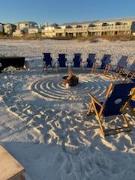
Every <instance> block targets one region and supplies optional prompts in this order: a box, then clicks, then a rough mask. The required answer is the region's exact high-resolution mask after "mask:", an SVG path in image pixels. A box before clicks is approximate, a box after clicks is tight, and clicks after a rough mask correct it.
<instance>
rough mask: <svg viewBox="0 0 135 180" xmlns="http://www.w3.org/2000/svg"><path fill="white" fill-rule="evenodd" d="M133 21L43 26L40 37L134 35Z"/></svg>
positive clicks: (122, 20)
mask: <svg viewBox="0 0 135 180" xmlns="http://www.w3.org/2000/svg"><path fill="white" fill-rule="evenodd" d="M134 34H135V19H116V20H108V21H106V20H105V21H88V22H81V23H67V24H62V25H57V26H52V25H51V26H45V27H44V29H43V30H42V36H45V37H50V38H53V37H87V36H115V35H134Z"/></svg>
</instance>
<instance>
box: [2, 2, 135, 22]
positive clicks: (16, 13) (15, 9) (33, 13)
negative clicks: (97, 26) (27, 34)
mask: <svg viewBox="0 0 135 180" xmlns="http://www.w3.org/2000/svg"><path fill="white" fill-rule="evenodd" d="M123 17H135V0H6V1H5V0H0V22H2V23H8V22H11V23H17V22H18V21H23V20H30V21H35V22H37V23H38V24H45V23H58V24H61V23H67V22H79V21H91V20H103V19H112V18H123Z"/></svg>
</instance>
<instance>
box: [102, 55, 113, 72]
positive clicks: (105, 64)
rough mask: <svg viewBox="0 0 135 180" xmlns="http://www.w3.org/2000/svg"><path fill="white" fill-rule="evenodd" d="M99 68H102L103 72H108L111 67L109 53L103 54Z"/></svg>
mask: <svg viewBox="0 0 135 180" xmlns="http://www.w3.org/2000/svg"><path fill="white" fill-rule="evenodd" d="M100 69H101V70H103V73H104V74H107V73H109V71H110V69H111V55H110V54H104V56H103V58H102V59H101V67H100Z"/></svg>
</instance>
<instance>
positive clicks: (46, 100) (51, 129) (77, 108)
mask: <svg viewBox="0 0 135 180" xmlns="http://www.w3.org/2000/svg"><path fill="white" fill-rule="evenodd" d="M60 42H61V41H60ZM60 42H59V43H58V46H57V45H55V46H54V45H52V44H55V43H54V41H52V42H51V41H48V46H49V47H50V48H51V47H52V49H53V51H54V49H57V52H59V49H60V47H61V48H62V47H63V49H64V48H65V47H67V49H68V51H69V49H70V48H71V47H70V44H69V45H67V41H66V42H63V41H62V42H61V44H60ZM2 43H4V42H2ZM2 43H1V44H2ZM6 43H7V44H8V45H9V46H10V43H11V42H6ZM15 43H17V42H15ZM42 43H43V42H42ZM74 43H75V44H76V46H75V48H78V46H82V43H81V45H80V44H78V43H77V42H74ZM122 43H123V42H122ZM129 43H130V42H129ZM132 43H134V42H131V44H132ZM28 44H29V42H28ZM22 45H23V48H24V46H25V45H26V42H23V43H22ZM86 45H89V44H88V42H87V43H84V46H82V49H83V48H84V47H85V46H86ZM103 45H104V46H105V44H103ZM35 46H37V47H38V44H37V45H35ZM35 46H34V47H35ZM46 46H47V45H46ZM94 46H95V47H96V45H95V44H94ZM100 46H101V45H100ZM104 46H102V48H103V47H104ZM107 46H108V47H109V45H107ZM20 47H21V45H20V44H19V47H18V48H20ZM6 48H7V45H5V49H6ZM114 48H115V47H114ZM132 48H133V47H132ZM132 48H131V51H128V53H130V52H134V51H133V49H132ZM11 49H12V48H11ZM33 49H34V48H33ZM110 49H112V46H110ZM83 50H84V49H83ZM74 51H75V49H74ZM112 51H113V50H112ZM3 52H4V51H3ZM5 52H6V50H5ZM25 52H28V49H27V48H26V49H25ZM72 52H73V50H71V53H72ZM117 52H118V51H117ZM54 53H56V50H55V51H54ZM31 55H39V54H31ZM34 66H35V65H34ZM62 76H63V74H53V73H52V74H50V73H48V74H47V73H45V72H44V73H43V72H41V69H38V68H37V69H36V71H29V72H18V73H15V74H7V73H4V74H0V80H1V81H0V143H1V144H2V145H4V146H5V147H6V148H7V149H8V151H9V152H11V154H13V155H14V156H15V157H16V159H17V160H19V161H20V162H21V163H22V164H23V166H24V167H25V169H26V175H27V177H26V180H54V179H55V180H90V179H91V180H97V179H99V178H100V179H102V180H108V179H112V180H121V179H122V180H134V179H135V166H134V164H135V129H134V128H133V130H132V132H131V133H121V134H118V135H115V136H110V137H107V138H106V139H104V138H101V137H100V136H99V133H98V128H99V125H98V122H97V120H96V119H95V117H94V116H89V117H88V116H86V112H87V104H88V102H89V97H88V96H87V94H88V93H89V92H90V93H93V94H94V95H95V96H97V97H98V98H102V97H103V96H104V94H105V89H106V87H107V86H108V84H109V83H110V80H108V79H107V78H105V77H104V76H101V75H100V76H99V75H92V74H79V78H80V84H79V85H78V86H77V87H75V88H70V89H65V88H64V87H63V86H62V85H61V83H60V82H61V77H62ZM129 117H130V118H131V124H133V126H134V125H135V121H134V120H135V117H131V115H130V114H129ZM113 120H114V121H116V120H117V119H113Z"/></svg>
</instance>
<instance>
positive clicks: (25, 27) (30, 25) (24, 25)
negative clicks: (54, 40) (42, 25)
mask: <svg viewBox="0 0 135 180" xmlns="http://www.w3.org/2000/svg"><path fill="white" fill-rule="evenodd" d="M17 29H18V30H22V31H24V33H28V32H29V29H32V30H31V32H33V31H34V30H35V31H34V32H36V31H37V29H39V28H38V24H37V23H36V22H33V21H23V22H19V23H17ZM33 29H34V30H33Z"/></svg>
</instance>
